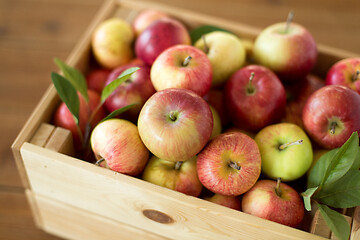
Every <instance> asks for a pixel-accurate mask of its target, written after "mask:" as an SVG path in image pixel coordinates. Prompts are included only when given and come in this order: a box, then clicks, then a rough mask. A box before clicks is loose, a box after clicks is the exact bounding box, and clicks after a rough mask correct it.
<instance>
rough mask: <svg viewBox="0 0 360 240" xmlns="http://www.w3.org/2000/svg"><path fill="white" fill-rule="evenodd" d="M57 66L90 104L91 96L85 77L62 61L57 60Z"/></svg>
mask: <svg viewBox="0 0 360 240" xmlns="http://www.w3.org/2000/svg"><path fill="white" fill-rule="evenodd" d="M54 61H55V63H56V65H57V66H58V67H59V68H60V69H61V71H62V72H63V74H64V77H65V78H66V79H67V80H68V81H69V82H70V83H71V84H72V85H73V86H74V88H75V89H76V90H77V91H79V92H80V94H81V95H82V96H83V97H84V99H85V101H86V102H89V96H88V94H87V84H86V79H85V77H84V75H83V74H82V73H81V72H80V71H78V70H77V69H75V68H73V67H70V66H69V65H67V64H66V63H64V62H62V61H61V60H60V59H58V58H55V60H54Z"/></svg>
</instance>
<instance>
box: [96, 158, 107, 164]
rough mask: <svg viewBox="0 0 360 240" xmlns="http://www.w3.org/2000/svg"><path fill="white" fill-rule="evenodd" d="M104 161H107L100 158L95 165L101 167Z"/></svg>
mask: <svg viewBox="0 0 360 240" xmlns="http://www.w3.org/2000/svg"><path fill="white" fill-rule="evenodd" d="M103 161H105V158H100V159H99V160H97V161H96V162H95V165H97V166H100V163H102V162H103Z"/></svg>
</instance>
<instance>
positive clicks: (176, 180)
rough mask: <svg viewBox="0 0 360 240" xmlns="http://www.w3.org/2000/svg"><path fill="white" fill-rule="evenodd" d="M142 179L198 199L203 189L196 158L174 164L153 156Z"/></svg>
mask: <svg viewBox="0 0 360 240" xmlns="http://www.w3.org/2000/svg"><path fill="white" fill-rule="evenodd" d="M142 179H143V180H145V181H148V182H151V183H154V184H156V185H159V186H162V187H166V188H169V189H172V190H175V191H178V192H182V193H185V194H187V195H191V196H194V197H197V196H199V195H200V193H201V190H202V188H203V186H202V184H201V182H200V181H199V178H198V176H197V171H196V156H195V157H193V158H191V159H188V160H186V161H184V162H182V161H180V162H172V161H167V160H163V159H160V158H158V157H156V156H152V157H151V158H150V160H149V162H148V163H147V165H146V167H145V169H144V172H143V175H142Z"/></svg>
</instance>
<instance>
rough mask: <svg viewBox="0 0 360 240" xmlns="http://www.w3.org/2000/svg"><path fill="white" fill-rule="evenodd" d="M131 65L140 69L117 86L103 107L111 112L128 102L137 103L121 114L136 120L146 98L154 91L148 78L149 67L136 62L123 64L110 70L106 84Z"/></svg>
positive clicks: (123, 116)
mask: <svg viewBox="0 0 360 240" xmlns="http://www.w3.org/2000/svg"><path fill="white" fill-rule="evenodd" d="M131 67H140V69H139V70H138V71H136V72H135V73H134V74H132V75H131V76H130V78H129V79H128V80H126V81H125V82H124V83H122V84H121V85H120V86H119V87H117V89H116V90H115V91H114V92H113V93H112V94H111V95H110V96H109V97H108V98H107V99H106V101H105V107H106V109H108V110H109V112H112V111H114V110H116V109H119V108H122V107H125V106H127V105H129V104H133V103H137V105H135V106H133V107H132V108H131V109H129V110H128V111H126V112H125V113H123V114H122V116H121V117H122V118H126V119H128V120H131V121H136V120H137V118H138V116H139V113H140V110H141V108H142V106H143V105H144V103H145V102H146V100H148V98H149V97H150V96H151V95H153V94H154V93H155V92H156V90H155V89H154V87H153V85H152V83H151V80H150V68H149V67H147V66H140V65H136V64H126V65H123V66H121V67H118V68H116V69H114V70H113V71H112V72H111V74H110V75H109V77H108V79H107V81H106V85H108V84H109V83H111V82H112V81H114V80H115V79H117V78H118V77H119V75H120V74H121V73H122V72H123V71H125V70H126V69H128V68H131Z"/></svg>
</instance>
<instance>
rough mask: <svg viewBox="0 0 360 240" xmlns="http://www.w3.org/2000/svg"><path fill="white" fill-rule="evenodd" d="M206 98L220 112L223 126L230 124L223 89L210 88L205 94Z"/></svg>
mask: <svg viewBox="0 0 360 240" xmlns="http://www.w3.org/2000/svg"><path fill="white" fill-rule="evenodd" d="M204 99H205V101H206V102H208V103H209V104H210V105H211V106H213V107H214V108H215V110H216V111H217V113H218V114H219V116H220V120H221V125H222V127H226V126H227V125H228V124H229V119H228V117H227V113H226V108H225V100H224V94H223V91H222V90H219V89H210V91H209V92H208V93H207V94H205V96H204Z"/></svg>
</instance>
